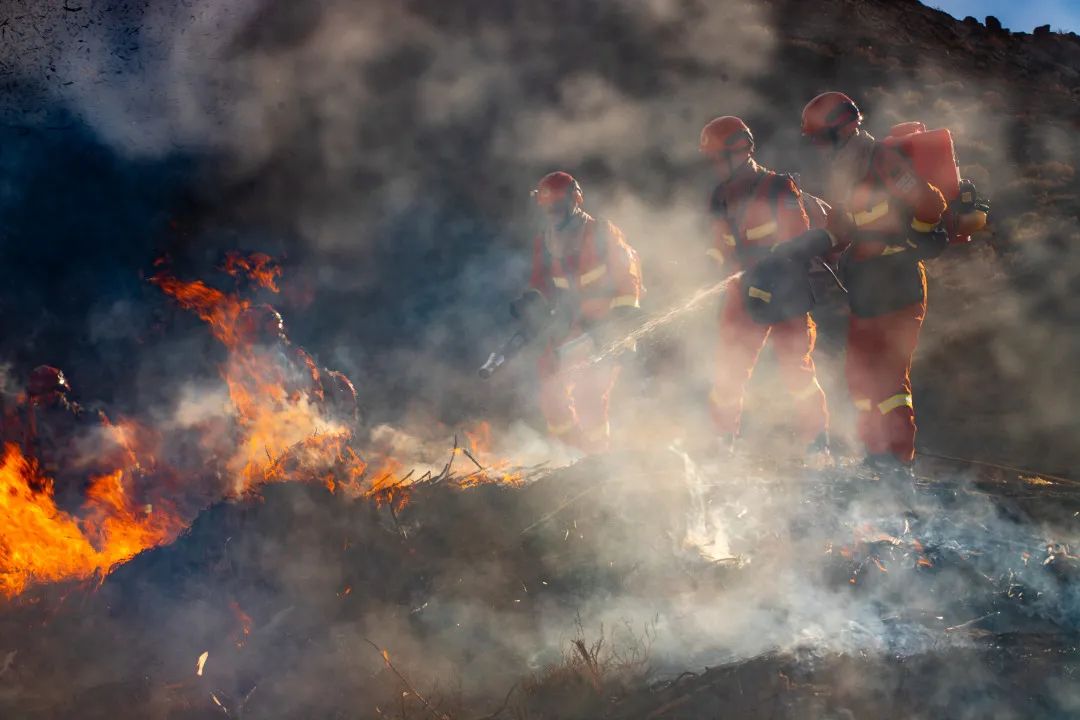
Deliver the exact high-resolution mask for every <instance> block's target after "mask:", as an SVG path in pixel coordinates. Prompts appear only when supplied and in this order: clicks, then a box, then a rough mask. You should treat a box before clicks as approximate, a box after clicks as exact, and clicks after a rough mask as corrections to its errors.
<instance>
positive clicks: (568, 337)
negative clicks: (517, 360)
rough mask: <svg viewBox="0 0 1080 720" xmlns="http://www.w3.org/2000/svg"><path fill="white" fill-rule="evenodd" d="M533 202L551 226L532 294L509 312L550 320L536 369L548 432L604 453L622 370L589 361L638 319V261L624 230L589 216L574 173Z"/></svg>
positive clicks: (537, 242)
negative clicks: (610, 407) (611, 404)
mask: <svg viewBox="0 0 1080 720" xmlns="http://www.w3.org/2000/svg"><path fill="white" fill-rule="evenodd" d="M533 195H534V197H535V199H536V203H537V205H538V206H539V207H540V209H541V210H542V211H543V213H544V219H545V227H544V230H543V232H541V233H539V234H538V235H537V236H536V237H535V238H534V239H533V253H532V273H531V276H530V280H529V291H528V292H526V293H525V294H524V295H523V296H522V297H521V298H519V299H518V300H517V301H515V303H514V304H513V306H512V307H511V311H512V313H513V314H514V315H515V317H518V318H520V319H523V320H527V321H528V323H529V324H533V325H536V324H537V322H536V321H535V318H536V317H537V315H538V314H539V315H542V316H544V317H545V318H546V319H545V321H544V324H546V325H547V329H546V330H545V331H544V334H543V337H544V338H545V340H546V346H545V349H544V352H543V354H542V355H541V357H540V359H539V363H538V369H539V374H540V409H541V412H542V413H543V415H544V418H545V420H546V421H547V425H548V430H549V432H550V433H551V434H552V435H554V436H555V437H558V438H559V439H561V440H562V441H563V442H566V443H567V444H569V445H572V446H575V447H577V448H578V449H580V450H582V451H583V452H585V453H600V452H604V451H606V450H607V449H608V448H609V445H610V440H611V428H610V424H609V422H608V403H609V400H610V397H611V392H612V389H613V388H614V386H615V381H616V378H617V376H618V372H619V368H618V365H617V364H616V363H615V362H614V361H612V360H608V361H602V362H598V363H594V364H591V363H588V359H589V358H590V357H591V356H592V355H593V354H594V353H595V352H596V351H597V350H598V349H600V348H602V347H604V346H606V345H607V344H608V343H609V342H610V341H613V340H615V339H617V338H618V333H619V332H620V331H621V330H624V329H626V328H627V324H628V323H629V322H631V321H632V318H633V317H635V316H636V314H637V311H638V309H639V308H640V302H641V294H642V284H641V266H640V262H639V260H638V256H637V253H636V252H635V251H634V249H633V248H632V247H631V246H630V245H629V244H628V243H627V242H626V240H625V239H624V237H623V234H622V231H621V230H619V228H617V227H616V226H615V225H614V224H613V223H611V222H608V221H607V220H603V219H600V218H595V217H593V216H591V215H589V214H588V213H586V212H585V210H584V209H583V208H582V204H583V202H584V197H583V195H582V192H581V186H580V185H578V183H577V181H576V180H575V179H574V178H573V177H571V176H570V175H569V174H567V173H565V172H554V173H550V174H549V175H546V176H544V178H543V179H541V180H540V183H539V184H538V185H537V187H536V190H535V191H534V193H533ZM538 309H541V310H540V312H539V313H538V312H537V310H538ZM529 318H533V319H532V320H529Z"/></svg>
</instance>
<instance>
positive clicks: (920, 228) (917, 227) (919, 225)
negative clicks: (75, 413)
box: [911, 218, 937, 232]
mask: <svg viewBox="0 0 1080 720" xmlns="http://www.w3.org/2000/svg"><path fill="white" fill-rule="evenodd" d="M935 225H937V223H928V222H923V221H922V220H920V219H918V218H911V229H912V230H914V231H915V232H930V231H931V230H933V229H934V226H935Z"/></svg>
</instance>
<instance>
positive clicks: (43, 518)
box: [0, 444, 181, 597]
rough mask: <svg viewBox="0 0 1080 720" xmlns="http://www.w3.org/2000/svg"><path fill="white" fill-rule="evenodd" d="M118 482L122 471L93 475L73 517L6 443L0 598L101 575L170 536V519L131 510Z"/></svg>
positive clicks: (0, 489) (0, 488)
mask: <svg viewBox="0 0 1080 720" xmlns="http://www.w3.org/2000/svg"><path fill="white" fill-rule="evenodd" d="M123 480H124V473H123V472H122V471H117V472H115V473H113V474H110V475H106V476H103V477H100V478H98V479H96V480H95V481H94V483H93V484H92V485H91V487H90V489H89V491H88V492H87V499H86V502H85V504H84V505H83V509H82V511H81V512H80V513H78V515H80V517H78V518H76V517H74V516H72V515H70V514H68V513H66V512H64V511H62V510H60V509H59V508H57V507H56V503H55V502H54V501H53V482H52V480H51V479H49V478H43V477H41V475H40V473H39V472H38V470H37V468H36V466H35V465H34V463H33V462H31V461H29V460H27V459H26V458H25V457H24V456H23V454H22V452H21V451H20V450H19V448H18V447H17V446H16V445H13V444H9V445H7V447H6V448H5V450H4V457H3V462H2V463H0V516H2V517H3V518H4V522H3V523H0V595H5V596H8V597H10V596H13V595H17V594H19V593H21V592H22V591H23V590H25V589H26V587H27V586H28V585H29V584H30V583H34V582H54V581H58V580H66V579H73V578H74V579H86V578H89V577H91V576H92V575H95V574H97V573H99V572H107V571H108V570H109V569H110V568H111V567H112V566H113V565H116V564H117V563H121V562H123V561H125V560H128V559H130V558H131V557H133V556H135V555H136V554H138V553H139V552H140V551H142V550H144V549H145V548H147V547H151V546H153V545H156V544H159V543H161V542H164V541H165V540H166V539H169V538H171V537H173V536H174V535H175V533H176V532H177V531H178V530H179V529H180V527H181V525H180V524H178V523H177V522H176V520H175V518H173V517H170V516H169V515H168V514H162V515H155V514H153V513H147V512H142V511H140V510H139V509H137V508H135V507H133V506H132V503H131V501H130V499H129V498H128V496H127V494H126V492H125V489H124V485H123ZM33 488H42V489H41V490H40V491H35V490H34V489H33Z"/></svg>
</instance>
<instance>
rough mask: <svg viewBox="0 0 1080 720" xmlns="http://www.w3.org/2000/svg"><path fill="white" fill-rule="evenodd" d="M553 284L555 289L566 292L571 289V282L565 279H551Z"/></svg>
mask: <svg viewBox="0 0 1080 720" xmlns="http://www.w3.org/2000/svg"><path fill="white" fill-rule="evenodd" d="M551 282H552V284H553V285H555V287H557V288H563V289H564V290H565V289H566V288H568V287H570V281H569V280H567V279H566V278H564V277H553V278H551Z"/></svg>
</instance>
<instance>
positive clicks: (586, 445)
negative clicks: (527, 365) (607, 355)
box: [539, 349, 619, 454]
mask: <svg viewBox="0 0 1080 720" xmlns="http://www.w3.org/2000/svg"><path fill="white" fill-rule="evenodd" d="M587 358H588V352H581V353H577V354H574V353H572V352H571V353H562V354H560V353H558V352H556V350H554V349H551V350H548V352H546V353H545V354H544V355H542V356H541V358H540V362H539V371H540V411H541V412H542V413H543V415H544V419H545V420H546V421H547V426H548V432H549V433H551V435H553V436H555V437H557V438H559V439H560V440H562V441H563V442H565V443H566V444H568V445H571V446H573V447H576V448H578V449H579V450H581V451H582V452H584V453H587V454H594V453H602V452H606V451H607V450H608V449H609V448H610V445H611V424H610V422H609V421H608V405H609V402H610V400H611V392H612V390H613V389H614V388H615V382H616V380H617V379H618V376H619V367H618V365H617V364H616V363H615V362H614V361H612V360H607V361H603V362H599V363H596V364H588V363H586V362H584V361H585V360H587Z"/></svg>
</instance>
